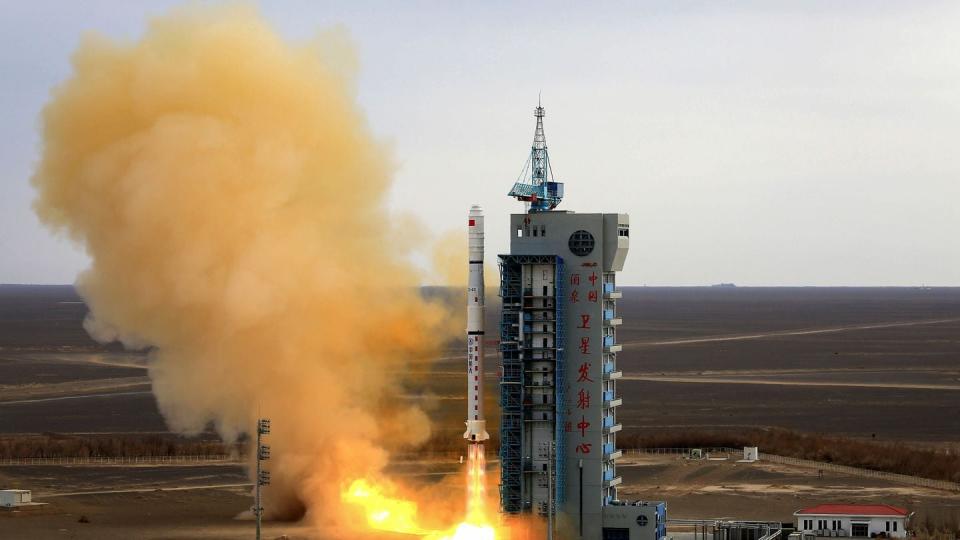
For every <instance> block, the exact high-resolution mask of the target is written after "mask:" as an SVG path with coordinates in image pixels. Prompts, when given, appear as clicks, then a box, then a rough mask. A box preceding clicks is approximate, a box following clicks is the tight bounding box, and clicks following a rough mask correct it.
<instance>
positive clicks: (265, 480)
mask: <svg viewBox="0 0 960 540" xmlns="http://www.w3.org/2000/svg"><path fill="white" fill-rule="evenodd" d="M269 433H270V420H269V419H267V418H261V419H259V420H257V478H256V492H255V493H256V494H255V496H254V503H253V515H254V516H255V517H256V518H257V540H260V520H261V518H262V517H263V505H262V504H260V502H261V500H262V499H261V497H260V488H261V487H262V486H266V485H269V484H270V471H266V470H264V469H263V466H262V462H264V461H266V460H268V459H270V447H269V446H267V445H265V444H262V440H263V436H264V435H268V434H269Z"/></svg>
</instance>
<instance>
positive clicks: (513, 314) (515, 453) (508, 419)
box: [500, 255, 523, 514]
mask: <svg viewBox="0 0 960 540" xmlns="http://www.w3.org/2000/svg"><path fill="white" fill-rule="evenodd" d="M513 259H514V258H513V257H510V256H509V255H501V256H500V298H501V299H502V309H501V311H500V356H501V372H502V373H501V376H500V506H501V509H502V510H503V511H504V512H507V513H511V514H514V513H518V512H520V511H521V510H522V509H523V493H522V479H523V470H522V467H523V456H522V449H523V409H522V407H521V399H522V397H523V358H522V355H521V353H520V324H521V321H520V318H521V313H520V311H521V308H522V306H523V287H522V284H521V277H522V267H521V265H520V264H519V263H518V262H517V261H515V260H513Z"/></svg>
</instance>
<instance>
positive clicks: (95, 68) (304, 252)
mask: <svg viewBox="0 0 960 540" xmlns="http://www.w3.org/2000/svg"><path fill="white" fill-rule="evenodd" d="M355 67H356V60H355V58H354V56H353V53H352V50H351V48H350V46H349V44H348V43H347V40H346V39H344V37H343V36H342V35H339V34H337V33H333V34H331V35H327V36H324V37H322V38H320V39H317V40H316V41H314V42H311V43H309V44H302V45H293V44H289V43H287V42H285V41H283V40H282V39H281V38H280V37H278V36H277V34H275V33H274V32H273V31H272V30H271V29H270V28H269V27H268V26H267V25H266V24H265V23H264V22H263V21H262V20H261V19H260V17H259V16H258V14H257V13H256V12H255V10H253V9H251V8H246V7H229V8H200V7H191V8H189V9H180V10H176V11H174V12H172V13H170V14H167V15H165V16H162V17H158V18H155V19H153V20H152V21H151V22H150V24H149V27H148V29H147V30H146V32H145V34H144V36H143V37H142V38H141V39H140V40H139V41H136V42H133V43H118V42H115V41H111V40H109V39H106V38H104V37H101V36H97V35H91V36H87V37H85V38H84V39H83V41H82V43H81V44H80V46H79V48H78V50H77V51H76V53H75V56H74V58H73V68H74V69H73V74H72V76H71V77H70V78H69V79H68V80H67V81H65V82H64V83H63V84H62V85H60V86H59V87H58V88H57V89H55V91H54V93H53V97H52V100H51V102H50V103H49V105H48V106H47V107H46V109H45V111H44V115H43V137H44V139H43V140H44V143H43V154H42V160H41V162H40V164H39V166H38V169H37V171H36V174H35V176H34V178H33V183H34V185H35V186H36V188H37V190H38V192H39V196H38V200H37V202H36V210H37V213H38V214H39V215H40V217H41V218H42V220H43V221H44V222H46V223H47V224H49V225H50V226H52V227H53V228H55V229H57V230H60V231H65V232H66V233H68V234H69V235H70V236H71V237H72V238H73V239H75V240H76V241H78V242H80V243H81V244H82V245H84V246H85V247H86V250H87V252H88V253H89V255H90V257H91V259H92V266H91V268H90V269H89V270H87V271H86V272H84V273H83V274H82V275H81V276H80V277H79V278H78V286H79V289H80V291H81V293H82V294H83V296H84V298H86V300H87V301H88V302H89V304H90V306H91V309H92V315H91V318H90V319H89V320H88V321H87V326H88V329H89V331H90V332H91V334H93V335H94V336H96V337H97V338H98V339H101V340H120V341H122V342H124V343H125V344H127V345H129V346H133V347H141V346H150V347H152V348H153V349H152V353H151V355H152V361H151V364H150V376H151V378H152V380H153V388H154V392H155V394H156V397H157V401H158V403H159V406H160V409H161V410H162V412H163V414H164V416H165V417H166V419H167V422H168V424H169V426H170V428H171V429H173V430H176V431H181V432H187V433H189V432H197V431H200V430H203V429H204V428H205V427H206V426H207V425H208V423H210V422H212V423H213V425H214V426H215V427H216V429H217V430H218V431H219V432H220V433H221V434H222V435H223V436H224V437H225V438H226V439H228V440H230V439H233V438H235V437H236V436H237V435H238V434H240V433H241V432H244V431H250V430H251V429H252V426H253V425H254V422H255V419H256V418H257V416H258V414H262V415H263V416H267V417H271V418H272V419H273V433H272V435H271V436H270V443H271V444H272V446H273V456H274V457H273V460H272V461H271V463H270V469H271V471H272V473H273V485H272V486H271V488H270V490H271V493H269V495H270V496H269V497H268V498H267V501H269V502H270V503H271V507H270V508H268V511H272V513H273V515H274V516H278V517H284V516H286V517H295V516H297V515H299V513H300V512H301V511H303V510H304V509H306V510H307V511H308V512H309V513H311V514H313V515H314V516H316V517H318V518H320V520H321V521H325V520H329V519H335V516H337V515H339V514H340V512H339V511H338V509H339V505H340V504H341V503H340V497H339V493H340V490H341V489H342V488H343V487H344V484H345V482H348V481H349V480H352V479H354V478H356V477H361V476H370V475H376V473H377V472H378V471H379V470H380V469H381V468H382V467H383V465H384V464H385V462H386V459H387V453H388V452H389V451H390V450H392V449H394V448H399V447H403V446H405V445H412V444H416V443H418V442H420V441H422V440H424V439H426V438H427V437H428V436H429V424H428V420H427V418H426V416H425V415H424V414H423V413H422V412H421V411H420V410H419V409H416V408H411V407H407V406H400V405H397V403H398V401H397V400H396V399H395V394H396V393H397V392H396V391H402V389H401V388H399V387H400V386H401V385H402V381H401V380H400V379H398V377H399V376H398V373H401V372H402V371H403V368H404V366H406V365H408V364H409V363H410V362H412V361H415V360H419V359H423V358H426V357H428V356H429V355H431V354H432V353H434V352H436V348H437V346H438V345H440V344H441V343H442V341H443V340H444V339H445V338H446V337H448V336H449V330H450V326H451V325H450V324H449V314H447V313H445V311H444V309H443V308H441V307H440V306H438V305H435V304H432V303H430V302H427V301H425V300H423V299H422V298H421V297H420V296H419V294H418V292H417V290H416V285H417V284H418V283H419V281H418V276H417V275H416V273H415V271H414V270H412V269H411V267H410V266H409V265H408V264H407V263H406V262H405V261H406V258H405V257H406V255H407V253H405V252H404V247H402V243H401V242H395V241H393V238H391V235H392V234H394V232H395V229H396V224H397V223H402V222H403V221H402V220H401V219H396V217H395V216H393V215H391V213H390V212H389V211H388V210H387V209H386V207H385V196H386V192H387V190H388V187H389V184H390V179H391V163H390V162H389V159H388V158H387V157H386V153H385V152H384V148H383V147H382V145H380V144H378V143H377V141H375V140H374V139H373V138H372V137H371V134H370V130H369V129H368V127H367V125H366V122H365V120H364V117H363V115H362V114H361V113H360V111H359V110H358V107H357V104H356V102H355V99H354V93H353V75H354V70H355ZM461 264H462V263H461ZM453 326H454V328H457V327H459V329H461V330H462V325H453Z"/></svg>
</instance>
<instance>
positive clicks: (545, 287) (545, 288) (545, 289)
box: [543, 285, 548, 296]
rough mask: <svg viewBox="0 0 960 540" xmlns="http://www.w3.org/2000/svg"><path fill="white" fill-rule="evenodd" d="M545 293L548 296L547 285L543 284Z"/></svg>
mask: <svg viewBox="0 0 960 540" xmlns="http://www.w3.org/2000/svg"><path fill="white" fill-rule="evenodd" d="M543 295H544V296H548V295H547V286H546V285H544V286H543Z"/></svg>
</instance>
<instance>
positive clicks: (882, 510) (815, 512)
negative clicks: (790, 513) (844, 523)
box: [794, 504, 909, 517]
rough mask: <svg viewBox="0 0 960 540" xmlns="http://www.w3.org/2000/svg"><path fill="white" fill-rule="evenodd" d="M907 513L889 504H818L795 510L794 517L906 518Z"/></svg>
mask: <svg viewBox="0 0 960 540" xmlns="http://www.w3.org/2000/svg"><path fill="white" fill-rule="evenodd" d="M908 514H909V512H907V511H906V510H904V509H903V508H899V507H896V506H891V505H889V504H818V505H816V506H811V507H810V508H804V509H803V510H797V511H796V512H795V513H794V515H795V516H800V515H809V516H836V515H841V516H877V517H879V516H900V517H907V515H908Z"/></svg>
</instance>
